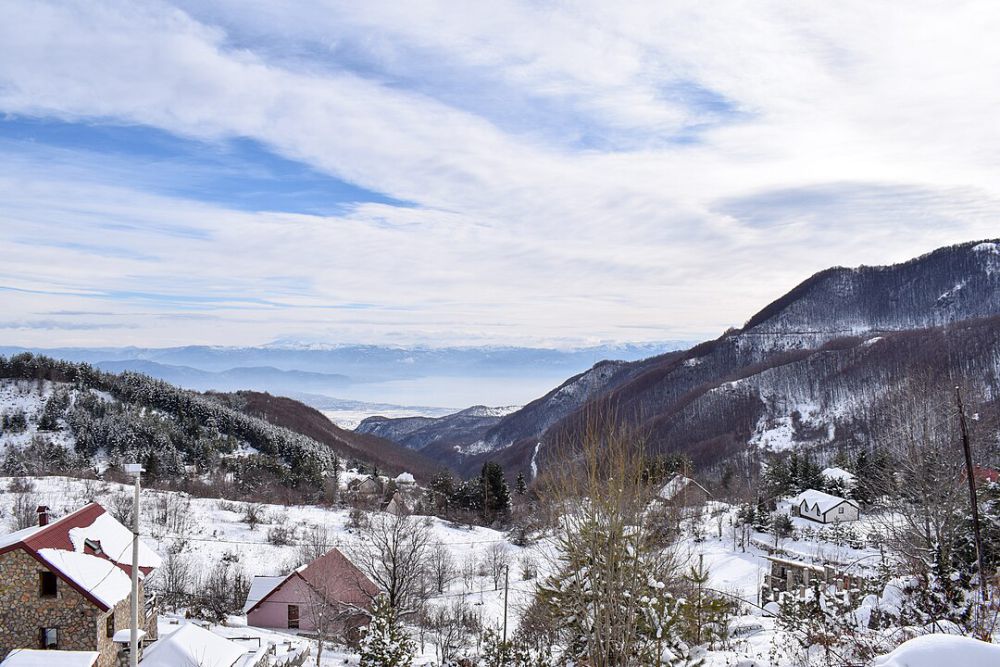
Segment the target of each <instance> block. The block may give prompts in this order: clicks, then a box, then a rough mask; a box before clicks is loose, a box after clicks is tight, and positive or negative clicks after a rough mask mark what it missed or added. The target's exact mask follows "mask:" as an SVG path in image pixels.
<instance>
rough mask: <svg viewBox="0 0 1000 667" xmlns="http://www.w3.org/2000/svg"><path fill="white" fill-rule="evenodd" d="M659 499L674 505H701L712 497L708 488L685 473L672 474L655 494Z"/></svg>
mask: <svg viewBox="0 0 1000 667" xmlns="http://www.w3.org/2000/svg"><path fill="white" fill-rule="evenodd" d="M657 497H659V499H660V500H662V501H663V502H665V503H667V504H669V505H673V506H675V507H691V506H694V505H703V504H705V503H706V502H708V501H709V500H710V499H711V498H712V494H711V493H709V491H708V489H706V488H705V487H704V486H702V485H701V484H699V483H698V482H696V481H694V480H693V479H691V478H690V477H687V476H685V475H674V476H673V477H672V478H671V479H670V481H669V482H667V483H666V484H664V485H663V487H662V488H661V489H660V491H659V493H658V494H657Z"/></svg>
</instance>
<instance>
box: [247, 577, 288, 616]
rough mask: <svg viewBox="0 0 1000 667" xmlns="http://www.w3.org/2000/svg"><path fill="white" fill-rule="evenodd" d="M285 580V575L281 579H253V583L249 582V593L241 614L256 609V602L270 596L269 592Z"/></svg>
mask: <svg viewBox="0 0 1000 667" xmlns="http://www.w3.org/2000/svg"><path fill="white" fill-rule="evenodd" d="M286 579H288V576H287V575H286V576H283V577H261V576H256V577H254V578H253V581H252V582H250V592H249V593H247V601H246V603H245V604H244V605H243V613H244V614H245V613H247V612H248V611H250V610H251V609H253V608H254V607H256V606H257V603H258V602H260V601H261V600H263V599H264V598H266V597H267V596H268V595H270V594H271V591H273V590H274V589H275V588H277V587H278V586H280V585H281V584H282V582H284V581H285V580H286Z"/></svg>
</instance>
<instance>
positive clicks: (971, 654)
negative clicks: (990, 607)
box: [874, 634, 1000, 667]
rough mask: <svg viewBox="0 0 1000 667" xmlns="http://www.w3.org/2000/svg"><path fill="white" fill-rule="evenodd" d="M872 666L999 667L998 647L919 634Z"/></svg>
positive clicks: (968, 640) (947, 637) (973, 641)
mask: <svg viewBox="0 0 1000 667" xmlns="http://www.w3.org/2000/svg"><path fill="white" fill-rule="evenodd" d="M874 664H875V667H941V666H942V665H955V667H978V666H980V665H982V667H986V666H987V665H1000V646H997V645H996V644H987V643H986V642H982V641H979V640H978V639H972V638H970V637H956V636H954V635H938V634H932V635H923V636H921V637H914V638H913V639H911V640H909V641H907V642H903V643H902V644H900V645H899V646H897V647H896V650H895V651H893V652H892V653H890V654H888V655H883V656H881V657H878V658H875V663H874Z"/></svg>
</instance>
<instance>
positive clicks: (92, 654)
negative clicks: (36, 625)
mask: <svg viewBox="0 0 1000 667" xmlns="http://www.w3.org/2000/svg"><path fill="white" fill-rule="evenodd" d="M100 655H101V654H100V653H98V652H97V651H43V650H40V649H32V648H16V649H14V650H13V651H11V652H10V653H9V654H8V655H7V659H6V660H4V661H3V662H0V667H94V665H95V664H97V658H98V657H100Z"/></svg>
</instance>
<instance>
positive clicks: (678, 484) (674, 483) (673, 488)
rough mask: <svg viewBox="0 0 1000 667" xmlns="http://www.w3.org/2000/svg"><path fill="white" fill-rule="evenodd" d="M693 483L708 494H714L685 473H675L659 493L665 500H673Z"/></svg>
mask: <svg viewBox="0 0 1000 667" xmlns="http://www.w3.org/2000/svg"><path fill="white" fill-rule="evenodd" d="M692 484H694V485H695V486H696V487H697V488H699V489H701V490H702V491H704V492H705V493H706V494H707V495H709V496H711V495H712V494H711V493H709V492H708V489H706V488H705V487H704V486H702V485H701V484H699V483H698V482H696V481H694V480H693V479H691V478H690V477H686V476H684V475H674V476H673V477H672V478H671V479H670V481H669V482H667V483H666V484H664V485H663V488H661V489H660V492H659V494H657V495H659V497H660V498H662V499H663V500H673V499H674V497H676V496H677V494H678V493H680V492H681V491H683V490H684V489H686V488H687V487H688V486H690V485H692Z"/></svg>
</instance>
